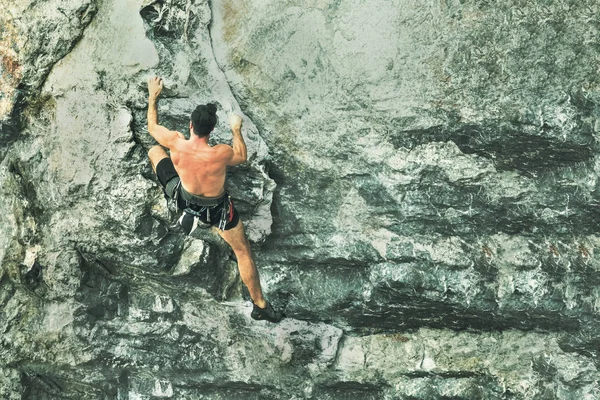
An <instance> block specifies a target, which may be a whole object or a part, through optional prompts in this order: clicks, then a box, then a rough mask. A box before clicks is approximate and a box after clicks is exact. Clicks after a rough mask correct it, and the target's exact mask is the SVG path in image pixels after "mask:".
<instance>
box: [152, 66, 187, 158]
mask: <svg viewBox="0 0 600 400" xmlns="http://www.w3.org/2000/svg"><path fill="white" fill-rule="evenodd" d="M162 88H163V81H162V79H161V78H159V77H158V76H155V77H154V78H150V80H149V81H148V133H150V136H152V137H153V138H154V139H156V141H157V142H158V143H160V144H161V145H163V146H165V147H168V148H171V146H173V143H174V142H175V140H176V139H177V138H179V137H180V136H183V135H179V134H178V133H177V132H174V131H170V130H168V129H167V128H165V127H164V126H161V125H159V124H158V108H157V105H156V103H157V102H158V95H160V92H161V91H162Z"/></svg>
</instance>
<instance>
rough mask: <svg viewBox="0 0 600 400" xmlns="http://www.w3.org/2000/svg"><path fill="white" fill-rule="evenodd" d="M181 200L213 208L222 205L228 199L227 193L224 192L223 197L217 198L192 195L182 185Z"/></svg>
mask: <svg viewBox="0 0 600 400" xmlns="http://www.w3.org/2000/svg"><path fill="white" fill-rule="evenodd" d="M181 198H182V199H183V200H185V201H187V202H188V203H191V204H194V205H197V206H203V207H212V206H216V205H219V204H221V203H222V202H223V201H225V199H226V198H227V191H225V192H223V194H222V195H220V196H217V197H205V196H198V195H196V194H192V193H190V192H188V191H187V190H185V189H184V188H183V185H181Z"/></svg>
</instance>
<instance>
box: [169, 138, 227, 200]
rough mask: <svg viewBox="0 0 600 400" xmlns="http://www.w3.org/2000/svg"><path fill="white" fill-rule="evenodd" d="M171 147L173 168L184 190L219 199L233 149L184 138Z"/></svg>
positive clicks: (223, 189) (223, 145)
mask: <svg viewBox="0 0 600 400" xmlns="http://www.w3.org/2000/svg"><path fill="white" fill-rule="evenodd" d="M181 136H183V135H181ZM170 148H171V159H172V160H173V165H175V169H176V170H177V173H178V174H179V177H180V178H181V184H182V185H183V187H184V189H185V190H187V191H188V192H189V193H192V194H195V195H198V196H206V197H216V196H219V195H221V194H222V193H223V192H224V191H225V176H226V170H227V165H229V164H230V161H231V159H232V156H233V148H231V147H230V146H228V145H225V144H219V145H217V146H214V147H211V146H209V145H207V144H206V143H205V142H204V141H199V140H194V138H192V139H191V140H186V139H183V138H181V137H179V138H178V139H177V140H176V141H175V142H174V143H173V144H172V145H171V146H170Z"/></svg>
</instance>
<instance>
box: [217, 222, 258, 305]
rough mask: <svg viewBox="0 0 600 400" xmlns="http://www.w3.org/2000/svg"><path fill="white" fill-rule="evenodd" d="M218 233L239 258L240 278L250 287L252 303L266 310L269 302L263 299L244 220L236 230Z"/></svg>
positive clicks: (218, 230) (219, 231)
mask: <svg viewBox="0 0 600 400" xmlns="http://www.w3.org/2000/svg"><path fill="white" fill-rule="evenodd" d="M217 232H218V233H219V235H221V237H222V238H223V239H224V240H225V241H226V242H227V243H229V245H230V246H231V248H232V249H233V252H234V253H235V256H236V258H237V262H238V269H239V271H240V277H241V278H242V282H244V284H245V285H246V287H248V291H249V292H250V297H252V301H253V302H254V304H256V305H257V306H258V307H260V308H265V307H266V306H267V301H266V300H265V298H264V297H263V293H262V289H261V287H260V278H259V276H258V270H257V269H256V264H255V263H254V258H253V257H252V250H251V249H250V242H249V241H248V237H246V233H245V232H244V225H243V224H242V220H240V222H239V223H238V224H237V226H236V227H235V228H232V229H229V230H227V231H222V230H220V229H217Z"/></svg>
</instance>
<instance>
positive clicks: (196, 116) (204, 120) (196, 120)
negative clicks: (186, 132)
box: [190, 103, 218, 137]
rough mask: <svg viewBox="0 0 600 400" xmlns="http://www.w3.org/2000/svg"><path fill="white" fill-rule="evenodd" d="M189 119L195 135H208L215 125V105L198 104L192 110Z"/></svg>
mask: <svg viewBox="0 0 600 400" xmlns="http://www.w3.org/2000/svg"><path fill="white" fill-rule="evenodd" d="M190 120H191V123H192V128H193V129H192V130H193V132H194V134H195V135H196V136H198V137H205V136H208V134H210V133H211V132H212V130H213V129H215V125H217V121H218V119H217V106H216V105H215V104H212V103H208V104H201V105H199V106H198V107H196V109H195V110H194V111H193V112H192V115H191V116H190Z"/></svg>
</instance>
